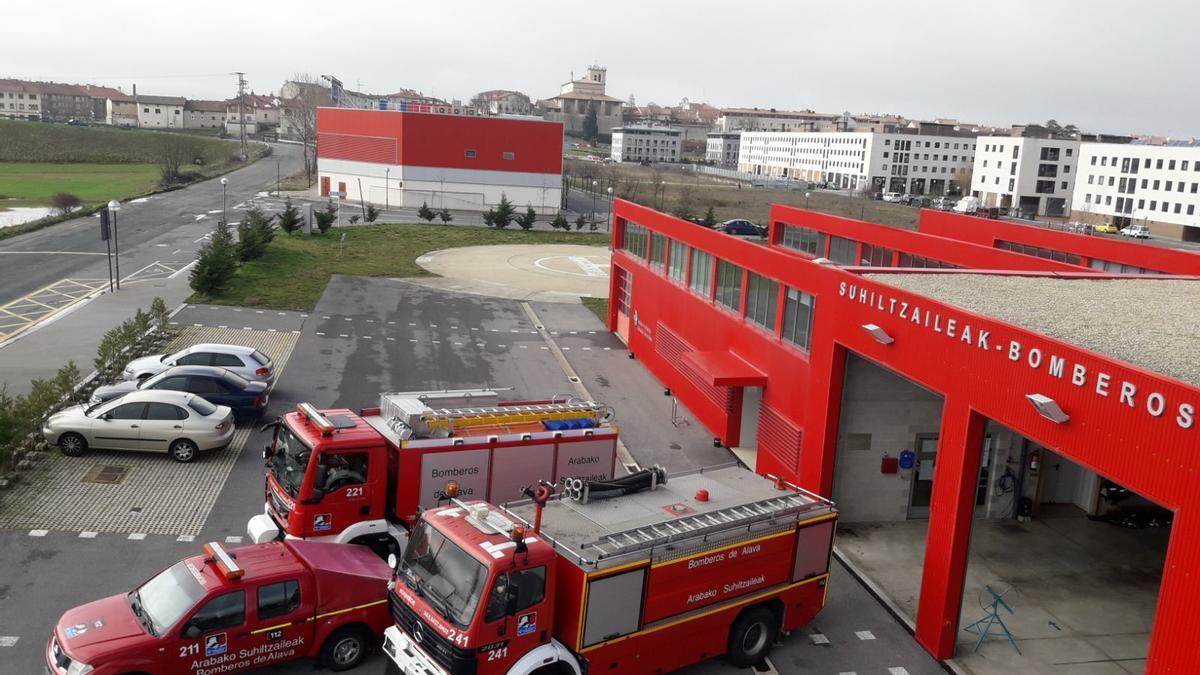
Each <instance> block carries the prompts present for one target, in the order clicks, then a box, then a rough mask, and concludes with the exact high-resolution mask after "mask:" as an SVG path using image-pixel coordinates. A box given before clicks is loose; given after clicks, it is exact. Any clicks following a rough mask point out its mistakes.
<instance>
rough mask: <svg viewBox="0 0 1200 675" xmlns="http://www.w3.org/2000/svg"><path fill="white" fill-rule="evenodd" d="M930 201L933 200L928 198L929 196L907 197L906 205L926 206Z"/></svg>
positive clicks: (919, 207) (920, 207) (916, 207)
mask: <svg viewBox="0 0 1200 675" xmlns="http://www.w3.org/2000/svg"><path fill="white" fill-rule="evenodd" d="M931 203H933V200H932V199H930V198H929V197H909V199H908V205H909V206H911V207H913V208H914V209H923V208H926V207H928V206H929V205H930V204H931Z"/></svg>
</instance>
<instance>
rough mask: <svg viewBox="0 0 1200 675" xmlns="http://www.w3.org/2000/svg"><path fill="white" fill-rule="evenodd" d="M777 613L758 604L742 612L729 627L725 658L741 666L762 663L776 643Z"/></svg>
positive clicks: (747, 666)
mask: <svg viewBox="0 0 1200 675" xmlns="http://www.w3.org/2000/svg"><path fill="white" fill-rule="evenodd" d="M777 624H778V621H777V620H776V619H775V614H774V613H773V612H772V611H771V610H769V609H767V608H766V607H762V606H758V607H751V608H750V609H748V610H746V611H745V612H742V614H741V616H739V617H738V618H737V621H734V622H733V626H732V627H731V628H730V629H729V651H728V652H726V654H725V658H726V659H728V660H729V662H730V663H732V664H733V665H735V666H737V667H739V668H750V667H751V666H754V665H755V664H757V663H760V662H761V661H762V660H763V659H764V658H766V656H767V654H768V653H769V652H770V651H771V646H772V645H774V644H775V638H776V637H777V636H778V633H779V627H778V625H777Z"/></svg>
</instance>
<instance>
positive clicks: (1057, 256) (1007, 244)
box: [996, 240, 1080, 265]
mask: <svg viewBox="0 0 1200 675" xmlns="http://www.w3.org/2000/svg"><path fill="white" fill-rule="evenodd" d="M996 248H999V249H1004V250H1005V251H1013V252H1015V253H1024V254H1025V255H1031V256H1035V257H1038V258H1045V259H1046V260H1057V261H1058V262H1065V263H1070V264H1072V265H1078V264H1080V257H1079V256H1077V255H1075V254H1073V253H1064V252H1063V251H1055V250H1054V249H1049V248H1042V247H1040V246H1030V245H1028V244H1019V243H1017V242H1013V241H1004V240H999V241H997V242H996Z"/></svg>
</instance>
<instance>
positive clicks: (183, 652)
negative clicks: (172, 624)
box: [179, 642, 200, 659]
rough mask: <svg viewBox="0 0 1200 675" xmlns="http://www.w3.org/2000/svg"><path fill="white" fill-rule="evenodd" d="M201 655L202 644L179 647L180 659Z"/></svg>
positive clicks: (196, 643) (195, 643) (194, 643)
mask: <svg viewBox="0 0 1200 675" xmlns="http://www.w3.org/2000/svg"><path fill="white" fill-rule="evenodd" d="M199 654H200V643H199V642H193V643H191V644H188V645H179V658H181V659H182V658H184V657H187V656H198V655H199Z"/></svg>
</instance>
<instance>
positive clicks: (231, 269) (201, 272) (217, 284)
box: [191, 221, 237, 295]
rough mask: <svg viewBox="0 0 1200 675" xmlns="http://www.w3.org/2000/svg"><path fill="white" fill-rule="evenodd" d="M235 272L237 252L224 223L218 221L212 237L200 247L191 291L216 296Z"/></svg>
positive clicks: (192, 277)
mask: <svg viewBox="0 0 1200 675" xmlns="http://www.w3.org/2000/svg"><path fill="white" fill-rule="evenodd" d="M236 271H237V251H236V249H235V248H234V245H233V235H231V234H230V232H229V225H227V224H226V223H225V221H218V222H217V227H216V229H215V230H214V231H213V235H212V237H210V238H209V240H208V241H206V242H204V245H203V246H201V247H200V254H199V256H198V257H197V259H196V266H195V267H193V268H192V274H191V286H192V290H193V291H196V292H197V293H203V294H205V295H216V294H217V293H220V292H221V291H222V290H224V288H225V285H226V284H228V283H229V280H230V279H232V278H233V275H234V273H235V272H236Z"/></svg>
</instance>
